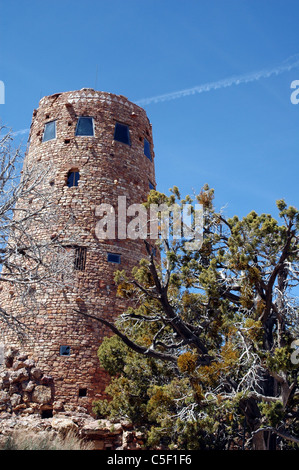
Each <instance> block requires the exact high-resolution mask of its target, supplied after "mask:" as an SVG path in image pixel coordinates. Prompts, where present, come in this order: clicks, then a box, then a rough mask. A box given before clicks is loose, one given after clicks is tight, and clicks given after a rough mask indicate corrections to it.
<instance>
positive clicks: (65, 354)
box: [59, 346, 71, 356]
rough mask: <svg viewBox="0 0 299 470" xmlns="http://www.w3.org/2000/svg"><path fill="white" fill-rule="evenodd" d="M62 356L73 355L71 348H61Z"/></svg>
mask: <svg viewBox="0 0 299 470" xmlns="http://www.w3.org/2000/svg"><path fill="white" fill-rule="evenodd" d="M59 352H60V356H69V355H70V354H71V348H70V347H69V346H60V351H59Z"/></svg>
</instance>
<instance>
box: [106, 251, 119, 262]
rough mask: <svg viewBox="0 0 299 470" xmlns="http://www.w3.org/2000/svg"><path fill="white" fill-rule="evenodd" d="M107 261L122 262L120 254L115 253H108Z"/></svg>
mask: <svg viewBox="0 0 299 470" xmlns="http://www.w3.org/2000/svg"><path fill="white" fill-rule="evenodd" d="M107 261H108V262H109V263H117V264H120V255H117V254H115V253H108V254H107Z"/></svg>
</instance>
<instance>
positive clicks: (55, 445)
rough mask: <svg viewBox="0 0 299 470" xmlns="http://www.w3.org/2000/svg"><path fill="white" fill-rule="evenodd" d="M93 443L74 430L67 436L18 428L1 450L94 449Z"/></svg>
mask: <svg viewBox="0 0 299 470" xmlns="http://www.w3.org/2000/svg"><path fill="white" fill-rule="evenodd" d="M93 448H94V447H93V444H92V443H91V442H86V441H84V440H83V439H82V438H80V437H79V436H78V435H76V434H75V433H74V432H73V431H69V432H68V433H67V434H66V435H65V436H61V435H54V434H52V433H50V432H47V431H42V432H38V433H33V432H29V433H27V432H25V431H19V430H16V431H14V432H13V433H12V435H11V436H8V437H7V439H6V440H5V441H2V443H1V445H0V450H93Z"/></svg>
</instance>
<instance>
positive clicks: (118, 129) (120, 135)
mask: <svg viewBox="0 0 299 470" xmlns="http://www.w3.org/2000/svg"><path fill="white" fill-rule="evenodd" d="M114 140H117V141H118V142H122V143H123V144H127V145H131V140H130V131H129V128H128V126H126V125H125V124H120V123H119V122H117V123H116V124H115V130H114Z"/></svg>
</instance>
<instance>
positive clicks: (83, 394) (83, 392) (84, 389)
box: [78, 388, 87, 397]
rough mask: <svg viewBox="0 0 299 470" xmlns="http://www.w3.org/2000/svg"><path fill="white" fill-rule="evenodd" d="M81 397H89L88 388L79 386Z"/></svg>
mask: <svg viewBox="0 0 299 470" xmlns="http://www.w3.org/2000/svg"><path fill="white" fill-rule="evenodd" d="M78 396H79V397H87V388H79V393H78Z"/></svg>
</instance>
